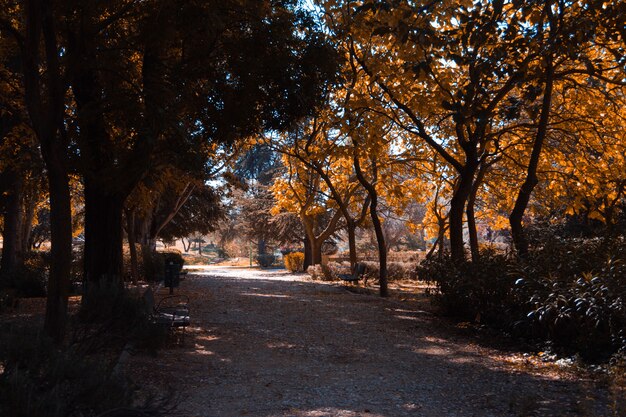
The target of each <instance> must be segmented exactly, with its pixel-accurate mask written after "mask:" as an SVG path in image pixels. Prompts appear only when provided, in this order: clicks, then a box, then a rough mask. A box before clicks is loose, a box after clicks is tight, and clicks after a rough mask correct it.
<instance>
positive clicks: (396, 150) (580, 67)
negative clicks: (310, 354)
mask: <svg viewBox="0 0 626 417" xmlns="http://www.w3.org/2000/svg"><path fill="white" fill-rule="evenodd" d="M317 3H318V11H319V18H320V19H321V20H323V21H324V23H325V28H326V30H327V31H328V33H329V34H330V36H331V38H332V40H333V43H334V45H335V47H336V49H337V50H338V51H339V53H340V55H341V58H342V64H341V65H342V67H341V78H340V82H339V83H338V85H336V86H335V89H334V90H333V91H332V93H331V94H330V95H329V96H328V97H327V102H326V105H325V107H323V108H321V109H320V111H318V112H317V113H316V114H315V116H314V117H311V118H309V119H308V120H306V122H305V123H301V124H300V125H299V126H298V127H297V128H295V129H292V130H291V131H290V132H289V133H276V134H272V135H267V136H266V138H265V142H266V143H267V144H268V145H269V146H271V147H273V149H275V150H276V151H278V152H280V153H281V154H282V155H283V165H284V171H283V173H282V175H281V176H280V177H279V178H278V179H277V180H276V181H275V183H274V185H273V192H274V195H275V198H276V201H277V206H276V208H275V212H280V211H286V212H291V213H294V214H297V215H298V216H299V217H300V219H301V222H302V224H303V225H304V230H305V232H306V235H307V237H308V240H309V242H310V247H311V251H312V262H313V263H317V262H319V259H320V247H321V242H323V241H324V240H325V239H328V238H329V236H331V235H332V233H334V232H335V231H336V230H337V229H338V228H345V229H346V230H347V232H348V236H349V239H348V240H349V243H350V259H351V262H352V264H354V262H355V261H356V250H355V245H354V230H355V228H356V227H357V226H359V225H362V224H364V222H367V223H368V224H369V226H370V227H373V229H374V230H375V233H376V236H377V239H378V248H379V257H380V264H381V268H380V282H381V289H380V291H381V294H383V295H384V294H386V253H387V247H386V242H385V233H384V230H383V226H382V224H381V223H382V222H381V218H382V217H383V216H381V215H380V213H379V211H380V209H381V207H383V208H384V210H385V211H386V212H388V213H389V212H391V213H396V214H397V215H402V212H403V211H404V210H405V208H406V207H407V206H408V205H409V203H416V202H417V203H419V204H421V205H422V206H423V207H425V208H426V209H427V211H426V218H425V219H424V222H423V224H425V225H427V226H428V227H429V228H430V229H431V234H432V235H434V236H436V237H437V238H438V242H439V243H441V244H442V243H443V240H444V237H445V236H446V235H447V236H449V248H450V251H451V255H452V258H453V259H455V260H456V261H462V260H465V258H466V243H469V245H468V246H469V248H470V253H471V258H472V259H473V260H477V259H478V257H479V256H480V250H479V236H478V226H477V224H483V225H488V226H489V227H490V228H491V229H492V230H500V229H507V230H509V231H510V234H511V236H512V241H513V243H514V246H515V250H516V253H517V254H518V255H519V256H520V257H525V256H526V255H527V253H528V251H529V242H528V238H527V236H526V232H525V227H524V225H525V224H527V222H529V221H531V220H532V218H533V217H536V216H543V217H544V218H548V219H557V218H561V219H564V218H565V217H566V216H571V215H582V216H585V217H586V218H588V219H593V220H599V221H602V222H604V224H605V225H606V228H607V230H608V231H609V233H612V232H615V231H616V230H613V225H614V224H615V223H616V221H617V219H618V215H619V213H620V212H623V209H624V201H625V195H624V192H625V185H626V177H625V176H624V172H626V158H625V152H624V151H625V148H624V146H625V143H626V140H625V139H626V137H625V136H624V129H623V126H624V121H625V116H626V113H624V109H625V108H626V107H625V106H624V105H625V104H626V103H625V99H626V96H625V94H624V93H625V89H624V87H625V86H626V56H625V40H624V39H625V38H624V36H625V32H624V28H625V25H624V23H625V20H624V19H625V18H624V16H626V14H625V12H626V10H625V7H626V4H625V3H624V2H620V1H618V2H605V1H593V0H592V1H580V2H567V1H561V0H551V1H542V2H537V1H521V0H514V1H480V0H479V1H463V0H456V1H435V2H430V1H426V2H405V1H394V0H380V1H373V0H364V1H351V0H346V1H343V0H321V1H319V2H317ZM419 222H420V219H414V223H419ZM466 240H467V241H466Z"/></svg>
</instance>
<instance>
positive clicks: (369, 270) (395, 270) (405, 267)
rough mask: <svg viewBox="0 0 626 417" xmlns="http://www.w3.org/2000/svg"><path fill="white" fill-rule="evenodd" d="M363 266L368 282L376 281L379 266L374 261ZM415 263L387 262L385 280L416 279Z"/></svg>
mask: <svg viewBox="0 0 626 417" xmlns="http://www.w3.org/2000/svg"><path fill="white" fill-rule="evenodd" d="M362 263H363V264H365V276H366V277H367V278H368V280H373V281H374V282H376V281H378V278H379V276H380V264H379V263H378V262H374V261H365V262H362ZM417 265H418V264H417V263H415V262H387V280H388V281H396V280H401V279H416V278H417V275H416V269H417Z"/></svg>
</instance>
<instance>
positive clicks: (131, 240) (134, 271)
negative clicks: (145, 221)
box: [126, 210, 139, 285]
mask: <svg viewBox="0 0 626 417" xmlns="http://www.w3.org/2000/svg"><path fill="white" fill-rule="evenodd" d="M126 237H127V239H128V252H129V254H130V279H131V281H132V282H133V284H135V285H137V281H138V280H139V266H138V262H137V246H136V237H137V234H136V233H135V211H134V210H126Z"/></svg>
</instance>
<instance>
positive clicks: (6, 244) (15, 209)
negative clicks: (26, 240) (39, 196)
mask: <svg viewBox="0 0 626 417" xmlns="http://www.w3.org/2000/svg"><path fill="white" fill-rule="evenodd" d="M7 181H8V183H9V184H10V186H11V189H10V190H9V193H8V195H7V199H6V200H7V201H6V211H5V213H4V229H3V231H2V259H1V260H0V279H1V281H0V284H2V285H5V286H6V285H8V284H10V283H9V280H11V279H12V275H13V274H14V273H15V271H17V270H18V269H19V268H20V265H21V263H22V261H23V258H22V253H21V248H22V243H21V239H20V237H21V236H22V233H21V232H22V223H23V220H24V216H23V213H22V193H23V183H24V180H23V178H22V176H21V175H20V174H19V173H17V172H15V171H11V172H8V173H7Z"/></svg>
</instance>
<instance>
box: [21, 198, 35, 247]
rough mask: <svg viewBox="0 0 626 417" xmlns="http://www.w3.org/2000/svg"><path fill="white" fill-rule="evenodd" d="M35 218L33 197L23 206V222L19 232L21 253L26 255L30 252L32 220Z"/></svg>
mask: <svg viewBox="0 0 626 417" xmlns="http://www.w3.org/2000/svg"><path fill="white" fill-rule="evenodd" d="M34 218H35V200H34V196H31V197H30V198H28V199H27V201H26V202H25V204H24V221H23V222H22V231H21V236H22V237H21V244H22V248H21V252H22V254H26V253H28V252H30V250H31V245H30V241H31V234H32V231H33V219H34Z"/></svg>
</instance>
